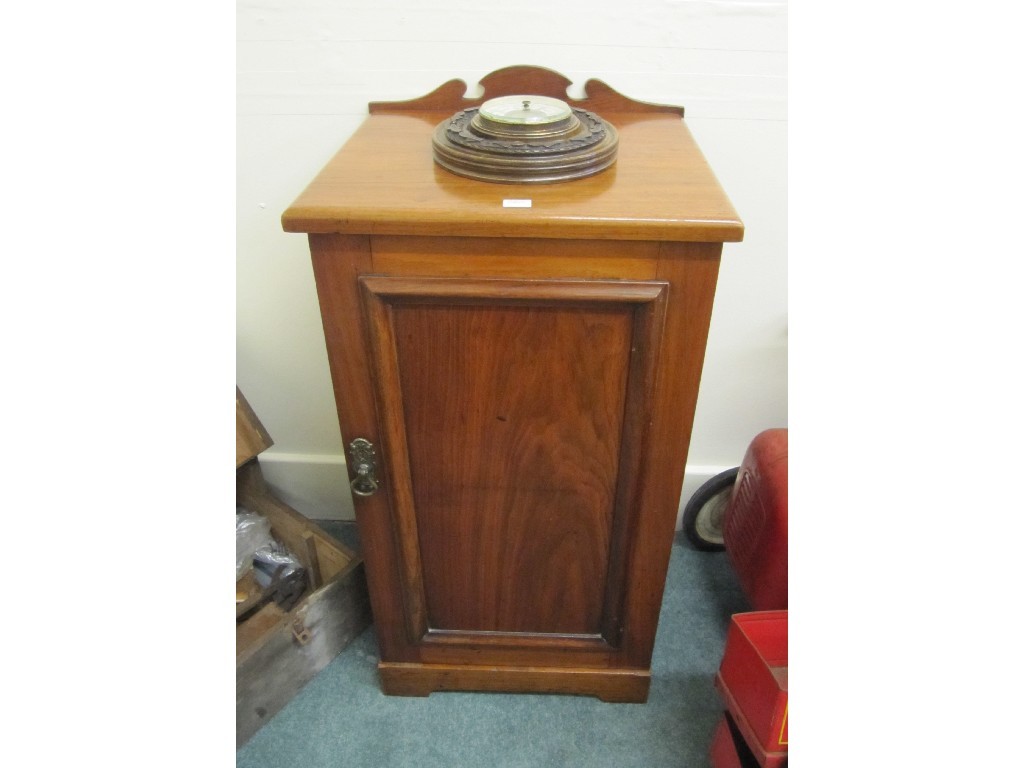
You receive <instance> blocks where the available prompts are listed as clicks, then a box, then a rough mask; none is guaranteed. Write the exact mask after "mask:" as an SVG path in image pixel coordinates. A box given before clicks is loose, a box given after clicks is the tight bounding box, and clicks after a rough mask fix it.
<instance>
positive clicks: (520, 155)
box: [433, 95, 619, 183]
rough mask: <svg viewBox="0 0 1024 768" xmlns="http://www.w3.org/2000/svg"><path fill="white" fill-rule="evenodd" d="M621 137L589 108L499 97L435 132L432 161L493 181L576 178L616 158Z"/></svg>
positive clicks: (556, 101) (544, 99) (461, 113)
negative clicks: (588, 109)
mask: <svg viewBox="0 0 1024 768" xmlns="http://www.w3.org/2000/svg"><path fill="white" fill-rule="evenodd" d="M618 146H619V136H618V133H617V132H616V130H615V128H614V127H612V125H611V124H609V123H606V122H605V121H604V120H602V119H601V118H600V117H598V116H597V115H596V114H594V113H593V112H589V111H587V110H584V109H577V108H575V107H570V106H569V105H568V104H566V103H565V102H564V101H561V100H559V99H554V98H551V97H549V96H529V95H514V96H501V97H499V98H495V99H490V100H489V101H485V102H484V103H483V104H481V105H480V106H479V107H472V108H470V109H463V110H460V111H459V112H456V113H455V114H454V115H452V116H451V117H450V118H448V119H447V120H445V121H444V122H442V123H441V124H440V125H439V126H437V128H436V129H435V130H434V136H433V147H434V160H435V161H436V162H437V164H438V165H440V166H442V167H443V168H446V169H447V170H449V171H451V172H452V173H456V174H458V175H460V176H467V177H469V178H471V179H479V180H481V181H494V182H506V183H514V182H532V183H547V182H554V181H567V180H569V179H579V178H583V177H584V176H591V175H592V174H595V173H598V172H599V171H603V170H604V169H605V168H607V167H608V166H610V165H611V164H612V163H614V162H615V155H616V151H617V150H618Z"/></svg>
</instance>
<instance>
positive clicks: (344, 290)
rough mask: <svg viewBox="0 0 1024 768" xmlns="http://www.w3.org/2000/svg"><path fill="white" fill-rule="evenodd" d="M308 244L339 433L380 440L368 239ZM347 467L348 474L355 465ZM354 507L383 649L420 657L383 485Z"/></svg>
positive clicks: (314, 239) (392, 655) (330, 238)
mask: <svg viewBox="0 0 1024 768" xmlns="http://www.w3.org/2000/svg"><path fill="white" fill-rule="evenodd" d="M309 246H310V252H311V253H312V259H313V274H314V276H315V278H316V288H317V295H318V297H319V301H320V313H321V316H322V319H323V325H324V339H325V341H326V344H327V359H328V362H329V364H330V368H331V379H332V383H333V386H334V398H335V403H336V405H337V408H338V420H339V423H340V426H341V434H342V439H343V440H344V441H345V442H346V445H347V443H348V442H349V441H351V440H353V439H355V438H357V437H363V438H366V439H367V440H369V441H370V442H372V443H374V444H378V443H379V430H378V426H377V417H376V408H375V406H374V398H373V387H372V385H371V379H370V365H369V354H368V351H367V346H366V327H365V320H364V318H363V313H362V311H361V308H360V296H359V286H358V282H357V280H358V277H359V275H360V274H361V273H364V272H368V271H370V264H371V258H370V246H369V238H367V237H364V236H359V235H336V234H328V235H310V236H309ZM348 471H349V475H350V479H351V477H352V476H354V475H353V472H352V468H351V467H349V468H348ZM355 509H356V519H357V521H358V524H359V534H360V542H361V546H362V555H363V558H364V561H365V563H366V578H367V586H368V588H369V592H370V597H371V602H372V604H373V619H374V624H375V625H376V628H377V638H378V642H379V643H380V649H381V655H382V657H384V658H389V659H394V660H402V661H414V660H416V659H417V656H416V654H415V651H413V650H412V649H411V648H410V646H409V642H408V639H407V637H406V634H407V633H406V632H405V611H404V604H403V602H402V591H401V588H400V586H399V583H400V582H399V579H398V576H397V573H396V571H395V563H396V562H397V560H398V558H397V556H396V552H395V545H394V538H393V536H392V532H391V516H390V511H389V500H388V492H387V489H386V488H382V489H381V490H380V491H379V492H378V493H377V494H375V495H374V496H371V497H367V498H361V499H359V500H358V503H357V504H356V505H355Z"/></svg>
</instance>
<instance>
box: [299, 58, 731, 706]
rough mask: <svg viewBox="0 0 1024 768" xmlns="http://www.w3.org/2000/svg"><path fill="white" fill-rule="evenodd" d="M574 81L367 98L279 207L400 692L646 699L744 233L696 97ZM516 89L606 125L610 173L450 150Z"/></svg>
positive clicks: (522, 77) (377, 618)
mask: <svg viewBox="0 0 1024 768" xmlns="http://www.w3.org/2000/svg"><path fill="white" fill-rule="evenodd" d="M570 84H571V83H570V81H569V80H568V79H567V78H565V77H564V76H562V75H560V74H558V73H556V72H552V71H551V70H547V69H542V68H538V67H523V66H520V67H509V68H507V69H503V70H498V71H496V72H492V73H491V74H490V75H488V76H487V77H485V78H484V79H483V80H482V81H481V85H482V86H483V89H484V92H483V96H482V97H481V98H466V97H465V95H464V94H465V93H466V85H465V83H464V82H462V81H460V80H452V81H450V82H448V83H446V84H444V85H442V86H441V87H439V88H438V89H437V90H435V91H433V92H432V93H430V94H428V95H426V96H424V97H422V98H419V99H415V100H412V101H406V102H378V103H371V104H370V105H369V113H370V114H369V117H368V118H367V119H366V120H365V122H364V123H363V125H362V126H361V127H360V128H359V129H358V130H357V132H356V133H355V134H354V135H353V136H352V138H351V139H350V140H349V141H348V142H347V143H346V144H345V146H344V147H342V149H341V150H340V151H339V152H338V153H337V155H335V157H334V158H333V159H332V160H331V161H330V162H329V163H328V164H327V166H326V167H325V168H324V169H323V170H322V171H321V173H320V174H319V175H318V176H317V177H316V178H315V179H314V180H313V181H312V183H310V185H309V186H308V187H307V188H306V190H305V191H304V192H303V193H302V194H301V195H300V196H299V198H298V199H297V200H296V201H295V202H294V203H293V204H292V205H291V207H290V208H288V210H287V211H286V212H285V213H284V215H283V217H282V222H283V226H284V229H285V230H286V231H287V232H303V233H308V236H309V246H310V250H311V252H312V259H313V270H314V275H315V279H316V286H317V292H318V295H319V300H320V309H321V313H322V317H323V326H324V334H325V338H326V343H327V352H328V358H329V362H330V368H331V375H332V377H333V384H334V392H335V398H336V403H337V406H338V418H339V421H340V425H341V433H342V436H343V439H344V441H345V445H346V450H347V451H349V457H348V458H349V461H348V471H349V475H350V479H351V481H352V483H353V490H354V491H355V496H354V499H355V505H356V515H357V519H358V524H359V530H360V535H361V539H362V543H363V548H364V552H363V556H364V558H365V563H366V569H367V578H368V583H369V591H370V600H371V605H372V608H373V616H374V622H375V624H376V631H377V637H378V640H379V643H380V663H379V668H378V669H379V673H380V681H381V686H382V689H383V690H384V692H385V693H388V694H396V695H405V696H425V695H428V694H429V693H430V692H431V691H448V690H474V691H513V692H553V693H573V694H589V695H593V696H597V697H599V698H600V699H602V700H604V701H615V702H642V701H646V698H647V693H648V688H649V685H650V666H651V652H652V649H653V646H654V637H655V630H656V628H657V623H658V614H659V610H660V606H661V599H662V592H663V590H664V583H665V574H666V570H667V567H668V561H669V554H670V551H671V546H672V541H673V534H674V530H675V520H676V516H677V510H678V504H679V498H680V491H681V486H682V479H683V470H684V467H685V464H686V454H687V448H688V445H689V438H690V430H691V425H692V422H693V413H694V406H695V403H696V399H697V389H698V385H699V382H700V374H701V366H702V363H703V358H704V347H705V343H706V341H707V330H708V321H709V319H710V315H711V307H712V302H713V299H714V292H715V283H716V280H717V275H718V266H719V257H720V254H721V251H722V243H723V242H735V241H739V240H741V239H742V237H743V224H742V222H741V221H740V220H739V218H738V217H737V215H736V212H735V211H734V210H733V207H732V205H731V204H730V202H729V200H728V198H727V197H726V196H725V194H724V193H723V191H722V190H721V188H720V187H719V184H718V182H717V180H716V179H715V177H714V175H713V173H712V171H711V169H710V168H709V167H708V164H707V162H706V161H705V159H704V157H703V156H702V155H701V153H700V150H699V149H698V148H697V146H696V144H695V143H694V140H693V138H692V137H691V135H690V132H689V130H688V129H687V127H686V125H685V123H684V121H683V120H682V119H681V118H682V115H683V110H682V108H680V107H672V106H664V105H656V104H647V103H643V102H637V101H634V100H632V99H629V98H626V97H625V96H622V95H621V94H619V93H617V92H616V91H614V90H612V89H611V88H610V87H608V86H607V85H605V84H604V83H602V82H600V81H596V80H590V81H588V82H587V83H586V85H585V86H584V87H585V92H586V97H585V98H583V99H571V98H568V97H567V95H566V93H567V90H566V89H567V87H568V86H569V85H570ZM510 94H534V95H544V96H552V97H556V98H559V99H562V100H564V101H566V102H567V103H568V104H570V105H571V106H573V107H579V108H582V109H586V110H590V111H592V112H594V113H596V114H598V115H600V117H601V118H603V119H604V120H605V121H607V122H609V123H611V124H612V125H614V127H615V129H616V130H617V131H618V134H619V148H618V157H617V160H616V162H615V164H614V165H612V166H611V167H610V168H608V169H607V170H604V171H602V172H600V173H597V174H596V175H593V176H590V177H588V178H583V179H578V180H573V181H566V182H559V183H553V184H534V183H512V184H502V183H492V182H486V181H479V180H473V179H468V178H462V177H460V176H456V175H454V174H452V173H451V172H450V171H447V170H445V169H444V168H441V167H440V166H438V165H437V164H435V162H434V160H433V157H432V153H431V135H432V133H433V131H434V128H435V126H437V125H438V124H439V123H441V122H442V121H443V120H445V119H447V118H448V117H450V116H451V115H452V114H453V113H455V112H456V111H458V110H462V109H466V108H468V107H473V106H478V105H479V104H480V103H482V101H484V100H485V99H489V98H493V97H495V96H501V95H510ZM507 201H520V202H512V203H509V202H507ZM522 201H527V202H522Z"/></svg>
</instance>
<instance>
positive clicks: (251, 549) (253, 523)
mask: <svg viewBox="0 0 1024 768" xmlns="http://www.w3.org/2000/svg"><path fill="white" fill-rule="evenodd" d="M273 544H274V537H273V536H271V534H270V521H269V520H267V518H265V517H263V516H262V515H258V514H256V513H255V512H250V511H249V510H247V509H245V508H244V507H235V581H238V580H239V579H240V578H242V576H244V575H245V573H246V571H248V570H249V569H250V568H251V567H252V564H253V556H254V555H255V554H256V552H257V551H259V550H261V549H263V548H265V547H269V546H272V545H273Z"/></svg>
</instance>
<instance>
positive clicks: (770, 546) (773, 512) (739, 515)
mask: <svg viewBox="0 0 1024 768" xmlns="http://www.w3.org/2000/svg"><path fill="white" fill-rule="evenodd" d="M722 537H723V539H724V542H725V552H726V555H727V556H728V557H729V561H730V562H731V563H732V566H733V568H734V569H735V570H736V576H737V578H738V579H739V582H740V586H741V587H742V588H743V592H744V594H745V595H746V596H747V599H748V600H749V601H750V605H751V607H752V608H753V609H754V610H755V611H770V610H783V609H786V608H788V607H789V430H788V429H768V430H765V431H764V432H761V433H760V434H759V435H757V436H756V437H755V438H754V439H753V441H751V443H750V446H749V447H748V448H747V453H746V455H745V456H744V457H743V463H742V464H740V470H739V473H738V474H737V475H736V484H735V486H734V487H733V491H732V495H731V496H730V497H729V503H728V505H727V506H726V508H725V512H724V514H723V522H722Z"/></svg>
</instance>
